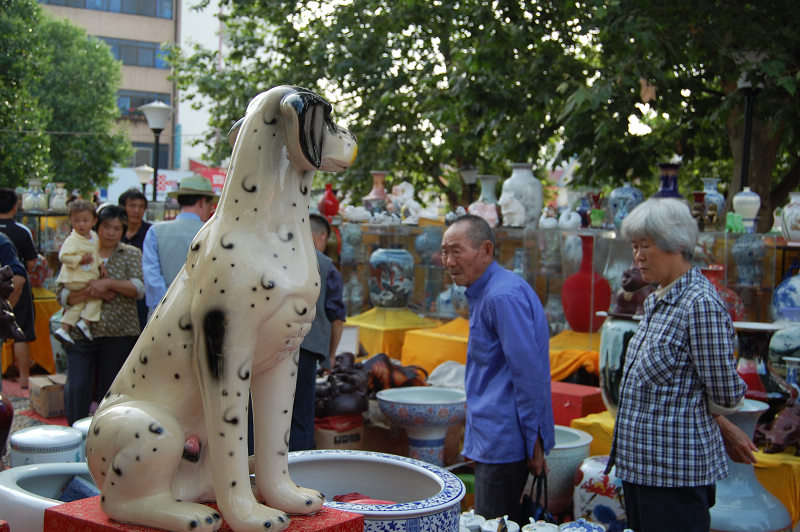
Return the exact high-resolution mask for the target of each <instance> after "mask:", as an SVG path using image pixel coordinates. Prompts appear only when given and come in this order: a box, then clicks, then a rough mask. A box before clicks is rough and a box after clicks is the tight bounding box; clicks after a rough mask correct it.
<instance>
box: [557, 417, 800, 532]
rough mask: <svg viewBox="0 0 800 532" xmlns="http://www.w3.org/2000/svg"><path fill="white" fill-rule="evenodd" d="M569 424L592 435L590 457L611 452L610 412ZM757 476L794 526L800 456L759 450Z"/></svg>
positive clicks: (799, 509) (799, 506)
mask: <svg viewBox="0 0 800 532" xmlns="http://www.w3.org/2000/svg"><path fill="white" fill-rule="evenodd" d="M570 426H572V428H575V429H580V430H583V431H586V432H588V433H589V434H591V435H592V444H591V447H590V448H589V454H590V455H591V456H594V455H599V454H608V453H609V452H611V440H612V437H613V434H614V418H613V417H611V414H610V413H609V412H608V411H605V412H601V413H599V414H589V415H588V416H585V417H581V418H577V419H573V420H572V422H571V423H570ZM755 455H756V460H758V463H757V464H755V465H754V468H755V473H756V478H757V479H758V481H759V482H760V483H761V485H762V486H764V488H766V489H767V491H769V492H770V493H772V494H773V495H774V496H775V497H777V498H778V499H779V500H780V501H781V502H782V503H783V505H784V506H786V509H787V510H788V511H789V515H790V516H791V518H792V526H795V525H796V524H797V522H798V521H800V457H797V456H794V449H793V448H792V447H790V448H789V449H787V450H786V451H784V452H782V453H778V454H767V453H763V452H756V453H755Z"/></svg>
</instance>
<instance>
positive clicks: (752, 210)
mask: <svg viewBox="0 0 800 532" xmlns="http://www.w3.org/2000/svg"><path fill="white" fill-rule="evenodd" d="M732 203H733V212H735V213H737V214H740V215H741V216H742V223H743V224H744V229H745V231H746V232H748V233H752V232H754V231H755V228H756V217H757V216H758V209H759V208H760V207H761V196H759V195H758V194H756V193H755V192H753V191H752V190H750V187H744V188H743V189H742V190H741V192H738V193H737V194H736V195H734V196H733V202H732Z"/></svg>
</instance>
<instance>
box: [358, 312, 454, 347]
mask: <svg viewBox="0 0 800 532" xmlns="http://www.w3.org/2000/svg"><path fill="white" fill-rule="evenodd" d="M440 323H441V322H440V321H437V320H432V319H430V318H425V317H422V316H420V315H418V314H415V313H413V312H411V311H410V310H408V309H406V308H385V307H373V308H371V309H369V310H368V311H366V312H363V313H361V314H359V315H358V316H351V317H349V318H347V321H346V322H345V324H346V325H357V326H358V328H359V340H360V341H361V345H363V346H364V349H366V350H367V353H369V354H370V355H375V354H377V353H386V354H387V355H389V356H390V357H393V358H400V357H401V356H402V350H403V340H404V338H405V334H406V331H410V330H413V329H424V328H429V327H436V326H437V325H439V324H440Z"/></svg>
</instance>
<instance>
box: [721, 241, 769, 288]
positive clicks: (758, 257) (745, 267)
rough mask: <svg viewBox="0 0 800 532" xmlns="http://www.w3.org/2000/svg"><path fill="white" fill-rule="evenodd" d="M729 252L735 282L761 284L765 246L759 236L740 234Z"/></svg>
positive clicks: (746, 284) (752, 284)
mask: <svg viewBox="0 0 800 532" xmlns="http://www.w3.org/2000/svg"><path fill="white" fill-rule="evenodd" d="M731 254H732V255H733V260H734V262H735V263H736V277H737V284H740V285H745V286H761V282H762V280H763V279H764V265H763V264H762V259H763V258H764V255H765V254H766V246H765V245H764V241H763V240H762V239H761V236H760V235H753V234H743V235H741V236H740V237H739V238H737V239H736V242H734V244H733V246H731ZM773 298H774V296H773Z"/></svg>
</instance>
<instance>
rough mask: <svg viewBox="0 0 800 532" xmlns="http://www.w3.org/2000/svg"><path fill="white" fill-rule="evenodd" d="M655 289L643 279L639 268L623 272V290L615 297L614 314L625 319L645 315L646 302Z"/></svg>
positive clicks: (634, 267) (631, 268)
mask: <svg viewBox="0 0 800 532" xmlns="http://www.w3.org/2000/svg"><path fill="white" fill-rule="evenodd" d="M655 289H656V287H655V285H653V284H650V283H647V282H646V281H645V280H644V279H642V272H640V271H639V268H637V267H636V266H631V267H630V268H628V269H627V270H625V271H624V272H622V288H620V289H619V291H618V292H617V293H616V295H615V296H614V307H613V309H612V313H613V314H614V315H618V316H624V317H633V316H634V315H642V314H644V300H645V299H646V298H647V296H649V295H650V294H651V293H653V291H654V290H655Z"/></svg>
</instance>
